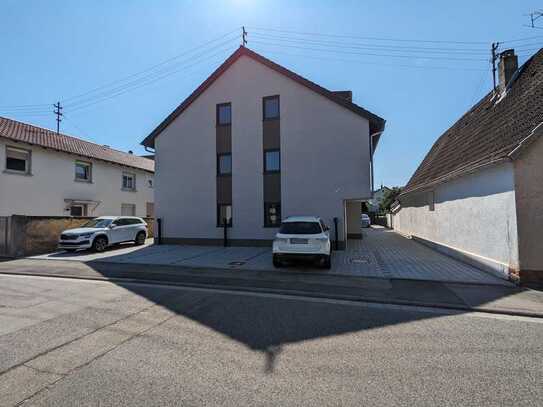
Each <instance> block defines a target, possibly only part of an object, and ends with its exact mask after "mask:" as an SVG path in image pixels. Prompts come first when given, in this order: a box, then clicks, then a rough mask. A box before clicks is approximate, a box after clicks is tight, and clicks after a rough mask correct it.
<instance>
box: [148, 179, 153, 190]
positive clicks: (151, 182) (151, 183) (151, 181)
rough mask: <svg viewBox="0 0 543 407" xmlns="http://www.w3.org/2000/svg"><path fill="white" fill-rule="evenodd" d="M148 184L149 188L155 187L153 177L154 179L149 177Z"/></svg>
mask: <svg viewBox="0 0 543 407" xmlns="http://www.w3.org/2000/svg"><path fill="white" fill-rule="evenodd" d="M147 186H148V187H149V188H153V179H152V178H149V179H148V180H147Z"/></svg>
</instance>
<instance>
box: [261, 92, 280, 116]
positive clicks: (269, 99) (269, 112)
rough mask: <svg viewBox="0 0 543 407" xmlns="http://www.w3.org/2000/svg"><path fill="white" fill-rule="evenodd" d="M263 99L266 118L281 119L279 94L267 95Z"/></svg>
mask: <svg viewBox="0 0 543 407" xmlns="http://www.w3.org/2000/svg"><path fill="white" fill-rule="evenodd" d="M262 101H263V109H262V111H263V114H264V120H273V119H279V96H266V97H265V98H264V99H262Z"/></svg>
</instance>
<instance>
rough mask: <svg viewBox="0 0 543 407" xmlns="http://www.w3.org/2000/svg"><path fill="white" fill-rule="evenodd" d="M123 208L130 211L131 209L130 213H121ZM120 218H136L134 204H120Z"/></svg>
mask: <svg viewBox="0 0 543 407" xmlns="http://www.w3.org/2000/svg"><path fill="white" fill-rule="evenodd" d="M123 206H124V207H125V208H126V207H130V208H131V209H133V211H132V213H128V214H127V213H123ZM121 216H136V204H132V203H122V204H121Z"/></svg>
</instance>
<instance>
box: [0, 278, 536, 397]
mask: <svg viewBox="0 0 543 407" xmlns="http://www.w3.org/2000/svg"><path fill="white" fill-rule="evenodd" d="M541 383H543V320H541V319H531V318H523V317H512V316H500V315H490V314H479V313H459V312H451V311H440V310H435V309H434V310H430V309H424V308H414V307H406V306H387V305H378V304H357V303H348V302H338V301H330V300H316V299H304V298H289V297H285V296H279V295H266V294H250V293H239V292H238V293H235V292H233V293H230V292H225V291H217V290H203V289H187V288H174V287H160V286H151V285H141V284H123V285H120V284H114V283H110V282H99V281H82V280H69V279H60V278H46V277H26V276H0V406H10V405H17V404H19V403H24V405H25V406H27V405H30V406H73V405H80V406H81V405H100V406H134V405H138V406H141V405H149V406H151V405H153V406H155V405H184V406H186V405H231V406H240V405H282V406H284V405H296V406H302V405H307V406H320V405H353V406H354V405H356V406H360V405H395V406H399V405H401V406H405V405H427V406H436V405H439V406H458V405H467V406H486V405H488V406H496V405H500V406H506V405H515V406H540V405H541V404H542V400H543V386H541Z"/></svg>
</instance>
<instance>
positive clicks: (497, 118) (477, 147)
mask: <svg viewBox="0 0 543 407" xmlns="http://www.w3.org/2000/svg"><path fill="white" fill-rule="evenodd" d="M499 96H500V95H498V94H495V93H494V92H493V91H491V92H489V93H488V94H487V95H486V96H485V97H483V98H482V99H481V100H480V101H479V102H478V103H477V104H476V105H475V106H473V107H472V108H471V109H470V110H469V111H468V112H467V113H465V114H464V115H463V116H462V117H461V118H460V119H459V120H458V121H457V122H456V123H455V124H453V125H452V126H451V127H450V128H449V129H448V130H447V131H446V132H445V133H443V134H442V135H441V137H439V138H438V139H437V141H436V142H435V143H434V145H433V146H432V148H431V149H430V151H429V152H428V154H427V155H426V157H425V158H424V160H423V161H422V163H421V164H420V165H419V167H418V168H417V170H416V171H415V173H414V174H413V176H412V177H411V179H410V180H409V182H408V183H407V185H406V187H405V189H404V191H403V194H405V193H408V192H410V191H413V190H416V189H422V188H426V187H429V186H430V185H433V184H434V183H436V182H438V181H441V180H443V179H445V178H447V177H448V176H451V175H453V174H455V175H458V174H462V173H465V172H468V171H471V170H473V169H474V168H476V167H479V166H481V165H485V164H490V163H492V162H494V161H498V160H501V159H504V158H506V157H507V155H508V154H509V153H511V152H512V151H513V150H514V149H515V147H516V146H518V145H519V143H520V142H521V141H522V140H523V139H524V138H526V137H527V136H528V135H529V134H530V133H531V132H532V130H533V129H534V128H535V127H536V126H537V125H539V124H540V123H541V122H543V49H541V50H539V51H538V52H537V53H536V54H535V55H534V56H532V57H531V58H530V59H529V60H528V61H527V62H526V63H525V64H524V65H523V66H522V67H521V68H520V70H519V71H518V73H517V75H516V78H515V80H514V82H513V83H512V84H510V85H509V87H508V90H507V93H506V94H505V96H503V97H502V98H501V99H500V97H499Z"/></svg>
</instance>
